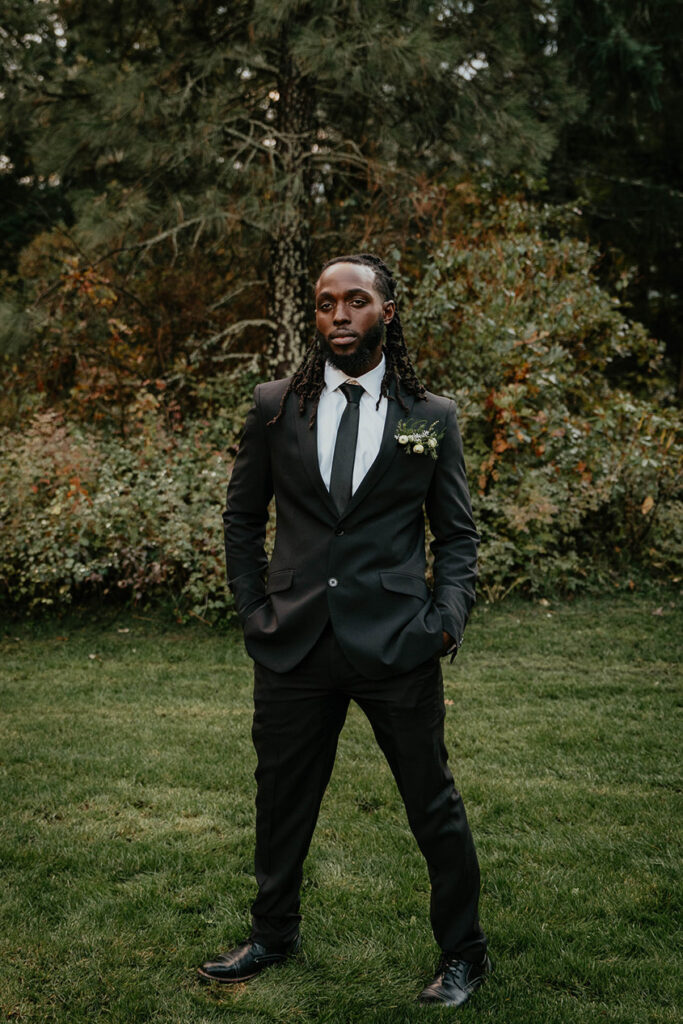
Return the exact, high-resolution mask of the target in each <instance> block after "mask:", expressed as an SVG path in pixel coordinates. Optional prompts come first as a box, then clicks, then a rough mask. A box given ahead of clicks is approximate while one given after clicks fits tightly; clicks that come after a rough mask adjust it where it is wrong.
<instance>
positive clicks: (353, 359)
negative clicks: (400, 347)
mask: <svg viewBox="0 0 683 1024" xmlns="http://www.w3.org/2000/svg"><path fill="white" fill-rule="evenodd" d="M385 334H386V325H385V323H384V320H382V318H381V317H379V319H378V320H377V323H376V324H373V325H372V327H369V328H368V329H367V331H366V332H365V334H361V336H360V337H359V339H358V346H357V347H356V350H355V351H354V352H341V353H339V354H337V353H336V352H333V351H332V348H331V346H330V343H329V342H328V340H327V338H326V337H325V335H324V334H322V333H321V332H320V331H316V332H315V337H316V341H317V342H318V347H319V349H320V351H321V353H322V354H323V356H324V357H325V359H327V361H328V362H329V363H332V366H336V368H337V369H338V370H341V372H342V373H345V374H347V375H348V376H349V377H361V376H362V375H363V374H364V373H366V372H367V370H368V369H369V367H370V366H371V365H372V363H373V361H374V359H375V358H376V357H377V349H378V347H380V346H381V345H382V342H383V341H384V335H385Z"/></svg>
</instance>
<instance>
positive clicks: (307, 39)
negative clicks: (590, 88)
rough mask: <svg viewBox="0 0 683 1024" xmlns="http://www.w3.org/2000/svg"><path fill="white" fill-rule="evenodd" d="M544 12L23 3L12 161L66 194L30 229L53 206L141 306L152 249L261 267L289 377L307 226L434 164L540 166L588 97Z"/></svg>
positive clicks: (15, 54)
mask: <svg viewBox="0 0 683 1024" xmlns="http://www.w3.org/2000/svg"><path fill="white" fill-rule="evenodd" d="M544 7H545V4H543V3H541V2H540V0H538V2H535V3H534V4H532V5H529V4H528V3H526V2H523V0H514V2H507V3H505V4H499V5H496V6H495V8H494V9H491V5H474V4H450V3H443V2H438V3H434V2H432V0H409V2H406V3H401V4H398V5H397V4H395V3H391V2H387V0H365V2H364V3H363V4H359V3H358V2H357V0H346V2H335V3H329V2H328V0H307V2H305V3H293V2H288V3H275V2H274V0H239V2H235V3H232V4H231V5H230V7H229V8H226V6H225V5H224V4H222V3H220V2H218V0H188V2H185V3H183V4H178V3H169V2H168V0H153V2H150V3H147V4H143V5H139V4H132V5H131V4H93V3H84V2H83V0H70V2H66V0H46V2H44V3H41V4H35V3H31V2H29V0H19V2H17V3H15V4H13V5H12V6H11V9H10V11H9V12H8V22H7V28H6V30H5V31H4V32H2V33H0V68H1V69H2V75H3V78H2V81H1V82H0V84H1V85H2V90H3V97H4V102H0V119H1V120H0V126H1V127H3V128H4V129H5V134H6V135H7V137H8V140H9V144H8V152H7V153H6V154H5V156H4V159H5V162H6V164H7V166H6V168H5V170H6V171H7V173H8V175H9V178H10V179H11V181H12V183H13V186H14V192H15V193H16V194H17V195H18V194H19V193H20V191H21V188H25V189H26V200H27V201H28V199H29V198H30V196H32V195H33V194H34V193H36V192H40V191H41V190H42V192H43V193H45V194H48V193H50V192H56V193H58V195H57V196H55V197H54V202H52V204H51V205H50V204H48V203H46V202H43V203H42V206H41V217H40V218H38V223H40V224H41V226H43V225H45V222H46V221H49V220H50V219H51V218H50V212H49V211H50V209H51V208H54V209H55V210H56V211H57V212H58V213H62V214H63V222H62V223H61V224H60V225H59V230H62V231H64V230H67V229H68V232H69V235H70V238H71V239H72V241H73V244H74V245H75V247H76V248H77V250H78V253H79V255H80V257H81V259H82V260H83V261H84V263H85V264H86V265H97V266H99V265H100V263H101V261H103V260H109V261H110V267H109V274H108V276H109V277H110V278H111V279H112V281H113V287H114V289H115V291H116V292H117V293H119V292H121V291H122V290H125V291H126V292H128V293H132V294H133V295H135V296H136V297H137V298H138V299H139V300H140V301H141V302H144V300H145V296H144V294H140V290H139V289H138V287H137V285H138V282H137V277H138V273H139V271H140V269H141V266H140V264H143V266H144V265H145V264H149V263H151V264H153V265H155V264H156V265H157V268H158V269H160V267H161V266H168V265H169V264H171V265H172V264H173V263H174V262H175V261H176V260H178V259H179V258H180V259H181V260H183V259H184V260H189V262H190V263H191V262H192V258H193V254H194V253H195V252H197V251H198V250H201V251H203V252H204V253H205V254H207V253H211V254H212V255H213V256H214V257H215V258H216V257H217V259H218V263H219V264H220V265H221V266H222V267H223V268H225V267H226V265H227V266H229V265H230V261H229V260H227V259H225V256H226V254H227V253H229V254H231V255H232V256H233V257H234V258H235V260H236V261H237V262H240V261H244V263H245V265H246V266H249V267H255V268H256V272H255V273H253V274H249V275H248V277H247V280H250V285H251V286H253V285H254V281H262V280H263V279H264V278H266V277H267V278H268V281H269V286H268V303H267V305H268V310H267V316H262V320H263V324H262V325H263V327H265V328H266V329H267V330H268V331H269V341H270V343H271V344H272V346H273V347H274V352H271V353H268V351H267V350H268V349H269V347H270V346H269V345H266V346H264V349H265V350H266V351H264V352H263V355H264V361H266V357H267V355H268V354H270V364H271V371H272V370H276V371H279V372H282V371H283V369H284V368H286V367H288V366H291V364H292V362H298V357H299V355H300V352H301V349H302V346H303V345H304V344H305V342H306V340H307V337H308V321H307V316H306V313H307V304H308V301H309V292H308V270H309V259H310V239H311V238H312V237H313V236H315V235H316V234H317V232H318V231H319V230H320V229H321V228H326V226H327V225H326V222H327V220H328V218H329V216H330V212H332V213H333V220H336V219H338V218H337V217H336V211H341V209H342V207H343V206H345V205H346V204H348V205H349V206H351V207H354V208H355V209H356V212H357V213H358V212H362V211H363V210H366V209H367V208H368V206H370V205H372V203H373V201H374V199H375V197H376V195H377V193H382V194H384V195H385V196H386V195H387V194H388V191H391V187H393V185H394V183H395V182H396V180H397V178H398V179H400V181H401V187H402V189H403V190H405V188H406V186H407V184H408V183H409V182H411V181H412V180H413V177H414V174H415V172H416V170H417V171H418V172H424V170H425V169H426V168H430V169H431V168H432V167H434V166H439V167H443V166H452V167H457V168H458V170H459V171H460V172H462V171H464V170H471V169H472V168H475V167H476V168H483V167H486V168H490V167H496V168H497V169H498V171H499V172H500V173H506V172H508V171H510V170H515V169H517V170H518V169H520V168H526V169H531V170H532V171H535V172H537V173H540V172H541V171H542V168H543V164H544V161H545V160H546V159H547V158H548V157H549V155H550V153H551V151H552V147H553V143H554V139H555V137H556V133H557V130H558V125H559V124H561V123H563V122H564V120H566V118H567V117H568V116H570V115H571V114H573V113H575V111H576V97H575V95H574V92H573V90H571V89H569V88H567V87H566V83H565V80H564V79H565V76H564V71H563V68H564V58H558V57H557V55H554V54H552V52H551V51H550V50H548V48H547V44H548V34H549V24H548V19H547V18H545V17H544ZM19 169H20V170H19ZM18 174H20V175H21V177H17V175H18ZM22 181H24V185H22V184H21V182H22ZM29 186H30V189H31V191H30V192H29V191H28V189H29ZM17 190H18V191H17ZM13 195H14V193H13ZM343 215H344V214H343V213H342V216H343ZM57 219H58V218H57V217H55V218H53V219H52V220H51V222H52V223H53V224H54V223H55V221H56V220H57ZM356 222H357V219H356ZM336 227H337V224H335V225H333V230H335V229H336ZM19 234H20V237H21V238H23V237H24V235H23V233H19ZM144 276H145V275H144V274H143V277H144ZM245 276H246V275H245ZM231 290H232V289H231V288H228V289H226V290H225V292H224V295H229V294H230V292H231ZM252 296H253V292H252ZM18 298H19V300H21V299H22V298H23V296H22V294H21V291H20V293H19V296H18ZM214 299H215V301H218V300H219V297H214ZM226 301H227V300H226ZM145 304H146V305H148V304H150V303H145ZM151 304H152V305H155V303H151ZM222 312H223V314H225V309H224V308H223V310H222ZM232 312H233V316H232V318H231V319H230V320H229V321H228V324H229V326H233V327H236V325H237V324H238V323H239V322H240V318H239V316H238V315H234V314H235V313H236V311H232ZM212 319H215V320H218V323H217V324H216V325H215V326H214V325H213V324H212V325H210V326H209V325H208V324H207V325H206V328H207V329H206V332H205V333H206V336H207V337H210V336H212V335H214V334H216V333H218V332H220V330H221V329H222V326H225V324H224V323H221V322H222V321H223V320H224V316H223V317H221V316H218V317H215V318H212Z"/></svg>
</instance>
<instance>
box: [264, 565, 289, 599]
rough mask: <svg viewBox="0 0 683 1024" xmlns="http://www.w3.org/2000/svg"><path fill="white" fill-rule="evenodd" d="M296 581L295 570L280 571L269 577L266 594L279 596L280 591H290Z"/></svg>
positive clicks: (272, 573)
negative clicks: (293, 581) (294, 580)
mask: <svg viewBox="0 0 683 1024" xmlns="http://www.w3.org/2000/svg"><path fill="white" fill-rule="evenodd" d="M293 579H294V569H279V570H278V571H277V572H271V573H270V574H269V575H268V582H267V584H266V594H277V593H278V592H279V591H280V590H288V589H289V588H290V587H291V585H292V580H293Z"/></svg>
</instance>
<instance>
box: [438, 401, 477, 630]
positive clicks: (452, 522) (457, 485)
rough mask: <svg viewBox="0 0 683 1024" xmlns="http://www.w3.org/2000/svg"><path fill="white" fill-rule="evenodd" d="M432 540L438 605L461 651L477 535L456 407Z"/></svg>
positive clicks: (444, 442)
mask: <svg viewBox="0 0 683 1024" xmlns="http://www.w3.org/2000/svg"><path fill="white" fill-rule="evenodd" d="M425 508H426V510H427V516H428V518H429V525H430V527H431V530H432V533H433V534H434V540H433V542H432V544H431V550H432V553H433V555H434V602H435V604H436V606H437V608H438V609H439V611H440V613H441V619H442V622H443V628H444V630H445V631H446V632H447V633H450V635H451V636H452V637H453V639H454V640H455V642H456V643H457V645H458V647H459V646H460V644H461V643H462V637H463V633H464V631H465V624H466V623H467V618H468V616H469V613H470V610H471V608H472V605H473V604H474V601H475V583H476V579H477V547H478V544H479V534H478V533H477V531H476V529H475V526H474V521H473V519H472V506H471V504H470V492H469V488H468V486H467V476H466V473H465V460H464V457H463V451H462V440H461V437H460V430H459V429H458V421H457V419H456V414H455V405H454V403H453V402H451V404H450V408H449V410H448V415H447V417H446V427H445V434H444V436H443V438H442V439H441V443H440V445H439V455H438V459H437V464H436V468H435V471H434V476H433V477H432V482H431V485H430V488H429V492H428V494H427V500H426V503H425Z"/></svg>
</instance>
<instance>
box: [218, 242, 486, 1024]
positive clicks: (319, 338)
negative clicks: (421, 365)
mask: <svg viewBox="0 0 683 1024" xmlns="http://www.w3.org/2000/svg"><path fill="white" fill-rule="evenodd" d="M316 327H317V331H316V338H315V341H314V342H313V343H312V345H311V347H310V348H309V350H308V352H307V354H306V356H305V358H304V360H303V362H302V364H301V366H300V368H299V369H298V370H297V372H296V373H295V374H294V375H293V376H292V377H291V378H289V379H287V380H280V381H271V382H270V383H266V384H260V385H259V386H258V387H257V388H256V390H255V392H254V406H253V408H252V409H251V411H250V412H249V414H248V416H247V420H246V425H245V428H244V433H243V436H242V441H241V445H240V449H239V453H238V455H237V458H236V460H235V466H234V469H233V473H232V478H231V480H230V486H229V488H228V499H227V507H226V511H225V513H224V524H225V540H226V552H227V568H228V581H229V584H230V588H231V590H232V592H233V594H234V596H235V603H236V607H237V612H238V614H239V616H240V619H241V621H242V624H243V627H244V637H245V643H246V647H247V650H248V652H249V653H250V655H251V656H252V658H253V659H254V663H255V664H254V680H255V685H254V701H255V712H254V723H253V733H252V735H253V740H254V745H255V748H256V753H257V759H258V764H257V769H256V781H257V796H256V856H255V867H256V879H257V882H258V894H257V896H256V899H255V901H254V903H253V905H252V922H253V924H252V931H251V936H250V938H249V939H248V940H247V941H246V942H244V943H242V944H241V945H239V946H237V947H236V948H235V949H232V950H230V952H229V953H226V954H224V955H222V956H219V957H217V958H216V959H215V960H213V961H209V962H207V963H205V964H204V965H203V966H202V967H201V968H200V969H199V974H200V976H201V977H202V978H203V979H209V980H213V981H219V982H226V983H231V982H240V981H246V980H247V979H249V978H252V977H254V976H255V975H256V974H257V973H259V972H260V971H261V970H263V969H264V968H266V967H268V966H271V965H274V964H278V963H282V962H283V961H285V960H286V959H287V958H288V957H289V956H291V955H292V954H294V953H296V952H297V950H298V949H299V944H300V939H299V921H300V914H299V889H300V885H301V880H302V867H303V862H304V859H305V857H306V854H307V852H308V848H309V844H310V841H311V837H312V834H313V830H314V827H315V823H316V820H317V816H318V810H319V807H320V802H321V800H322V796H323V793H324V792H325V788H326V786H327V783H328V780H329V777H330V773H331V771H332V766H333V763H334V758H335V752H336V746H337V739H338V736H339V733H340V731H341V728H342V726H343V724H344V718H345V715H346V711H347V708H348V704H349V701H350V700H355V701H356V702H357V703H358V704H359V705H360V707H361V708H362V710H363V711H364V713H365V714H366V715H367V717H368V719H369V720H370V723H371V725H372V728H373V730H374V733H375V737H376V739H377V742H378V743H379V745H380V747H381V749H382V751H383V752H384V754H385V756H386V758H387V761H388V763H389V766H390V768H391V771H392V773H393V775H394V778H395V779H396V782H397V784H398V787H399V791H400V793H401V796H402V798H403V801H404V803H405V807H406V811H407V814H408V820H409V823H410V827H411V829H412V830H413V833H414V835H415V838H416V839H417V842H418V844H419V846H420V849H421V851H422V853H423V855H424V857H425V859H426V861H427V866H428V869H429V876H430V881H431V892H432V896H431V924H432V929H433V932H434V935H435V938H436V940H437V942H438V944H439V946H440V947H441V950H442V956H441V959H440V961H439V966H438V968H437V972H436V977H435V978H434V980H433V982H432V983H431V984H430V985H429V986H427V988H425V989H424V991H423V992H422V993H421V994H420V995H419V997H418V998H419V1001H420V1002H423V1003H439V1004H446V1005H450V1006H459V1005H462V1004H463V1003H464V1002H466V1001H467V999H468V998H469V996H470V995H471V993H472V992H473V991H475V989H476V988H478V987H479V985H481V983H482V981H483V980H484V978H485V977H486V975H487V973H488V972H489V971H490V962H489V959H488V957H487V954H486V939H485V936H484V934H483V932H482V931H481V929H480V927H479V921H478V914H477V907H478V899H479V867H478V864H477V857H476V853H475V850H474V844H473V841H472V836H471V833H470V830H469V826H468V824H467V818H466V815H465V810H464V807H463V804H462V800H461V798H460V796H459V794H458V793H457V791H456V790H455V788H454V785H453V778H452V776H451V773H450V771H449V769H448V766H447V763H446V762H447V753H446V749H445V747H444V742H443V720H444V704H443V684H442V676H441V668H440V663H439V658H440V656H441V655H443V654H449V653H450V654H455V652H456V651H457V648H458V647H459V646H460V643H461V642H462V635H463V630H464V628H465V623H466V621H467V617H468V613H469V610H470V608H471V605H472V603H473V601H474V584H475V574H476V548H477V543H478V536H477V533H476V530H475V528H474V524H473V522H472V517H471V510H470V499H469V492H468V489H467V481H466V477H465V467H464V463H463V457H462V445H461V441H460V435H459V432H458V427H457V423H456V417H455V409H454V406H453V403H452V402H451V401H450V400H449V399H446V398H441V397H437V396H436V395H432V394H429V393H428V392H427V391H426V390H425V388H424V387H423V386H422V384H420V382H419V380H418V379H417V377H416V375H415V371H414V369H413V367H412V365H411V362H410V358H409V355H408V351H407V349H406V345H405V341H404V338H403V330H402V327H401V322H400V319H399V315H398V311H397V308H396V299H395V287H394V281H393V277H392V275H391V272H390V271H389V269H388V268H387V267H386V265H385V264H384V263H383V262H382V260H380V259H379V258H378V257H376V256H371V255H369V254H367V253H362V254H359V255H355V256H342V257H338V258H337V259H334V260H331V261H330V262H329V263H327V264H326V265H325V267H324V268H323V271H322V273H321V275H320V278H319V279H318V282H317V284H316ZM273 495H274V496H275V500H276V509H277V512H276V516H277V520H276V537H275V547H274V551H273V556H272V559H271V561H270V565H269V564H268V560H267V558H266V554H265V551H264V539H265V529H266V522H267V518H268V505H269V502H270V500H271V498H272V496H273ZM424 509H426V511H427V515H428V517H429V521H430V525H431V529H432V532H433V534H434V538H435V539H434V542H433V544H432V550H433V553H434V589H433V593H432V592H430V590H429V589H428V587H427V584H426V582H425V575H424V573H425V550H424V511H423V510H424Z"/></svg>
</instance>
